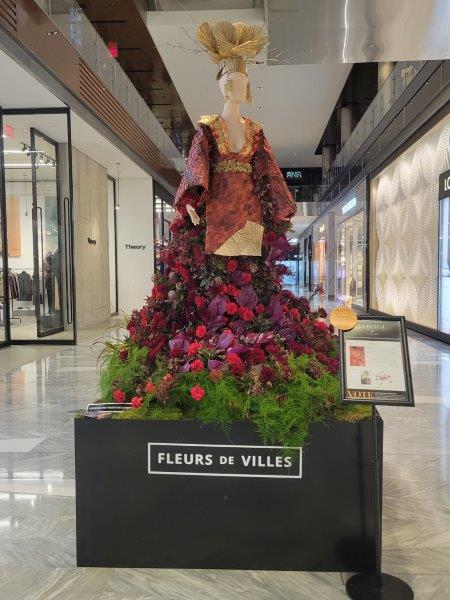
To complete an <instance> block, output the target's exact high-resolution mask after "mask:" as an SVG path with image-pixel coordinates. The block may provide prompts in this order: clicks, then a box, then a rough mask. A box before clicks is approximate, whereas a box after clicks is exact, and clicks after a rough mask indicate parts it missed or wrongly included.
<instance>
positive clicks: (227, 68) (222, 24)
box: [197, 21, 268, 79]
mask: <svg viewBox="0 0 450 600" xmlns="http://www.w3.org/2000/svg"><path fill="white" fill-rule="evenodd" d="M197 41H198V43H199V44H200V45H201V46H203V48H205V49H206V50H207V52H208V54H209V56H210V58H211V60H212V61H213V63H215V64H217V65H219V72H218V74H217V79H220V77H221V76H222V74H223V73H247V68H246V64H247V63H249V62H251V61H252V59H254V58H255V56H256V55H257V54H259V53H260V52H261V51H262V50H264V48H265V47H266V46H267V44H268V37H267V32H266V29H265V27H264V26H263V25H247V24H246V23H240V22H238V23H231V22H230V21H219V22H218V23H202V24H201V25H199V26H198V28H197Z"/></svg>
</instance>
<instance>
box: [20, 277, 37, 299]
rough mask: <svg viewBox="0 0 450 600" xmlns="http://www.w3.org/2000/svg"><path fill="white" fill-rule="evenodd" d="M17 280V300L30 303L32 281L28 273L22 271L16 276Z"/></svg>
mask: <svg viewBox="0 0 450 600" xmlns="http://www.w3.org/2000/svg"><path fill="white" fill-rule="evenodd" d="M18 280H19V298H18V300H23V301H27V302H30V301H31V300H32V298H33V279H32V277H31V275H30V274H29V273H27V272H26V271H22V272H21V273H19V275H18Z"/></svg>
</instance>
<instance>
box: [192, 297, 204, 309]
mask: <svg viewBox="0 0 450 600" xmlns="http://www.w3.org/2000/svg"><path fill="white" fill-rule="evenodd" d="M194 303H195V306H196V307H197V308H204V306H205V304H206V300H205V298H203V296H195V298H194Z"/></svg>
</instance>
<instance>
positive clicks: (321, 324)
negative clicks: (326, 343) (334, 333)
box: [314, 321, 328, 331]
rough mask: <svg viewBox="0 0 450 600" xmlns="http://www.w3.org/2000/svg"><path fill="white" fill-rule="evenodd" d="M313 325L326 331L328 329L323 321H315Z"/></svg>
mask: <svg viewBox="0 0 450 600" xmlns="http://www.w3.org/2000/svg"><path fill="white" fill-rule="evenodd" d="M314 327H316V328H317V329H320V331H326V330H327V329H328V325H327V324H326V323H325V321H315V323H314Z"/></svg>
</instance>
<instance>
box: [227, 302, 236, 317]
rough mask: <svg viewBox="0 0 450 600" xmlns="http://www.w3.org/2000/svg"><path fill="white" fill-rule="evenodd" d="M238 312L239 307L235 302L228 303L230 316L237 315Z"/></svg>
mask: <svg viewBox="0 0 450 600" xmlns="http://www.w3.org/2000/svg"><path fill="white" fill-rule="evenodd" d="M238 310H239V307H238V305H237V304H236V303H235V302H228V304H227V308H226V312H227V313H228V314H229V315H235V314H236V313H237V311H238Z"/></svg>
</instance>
